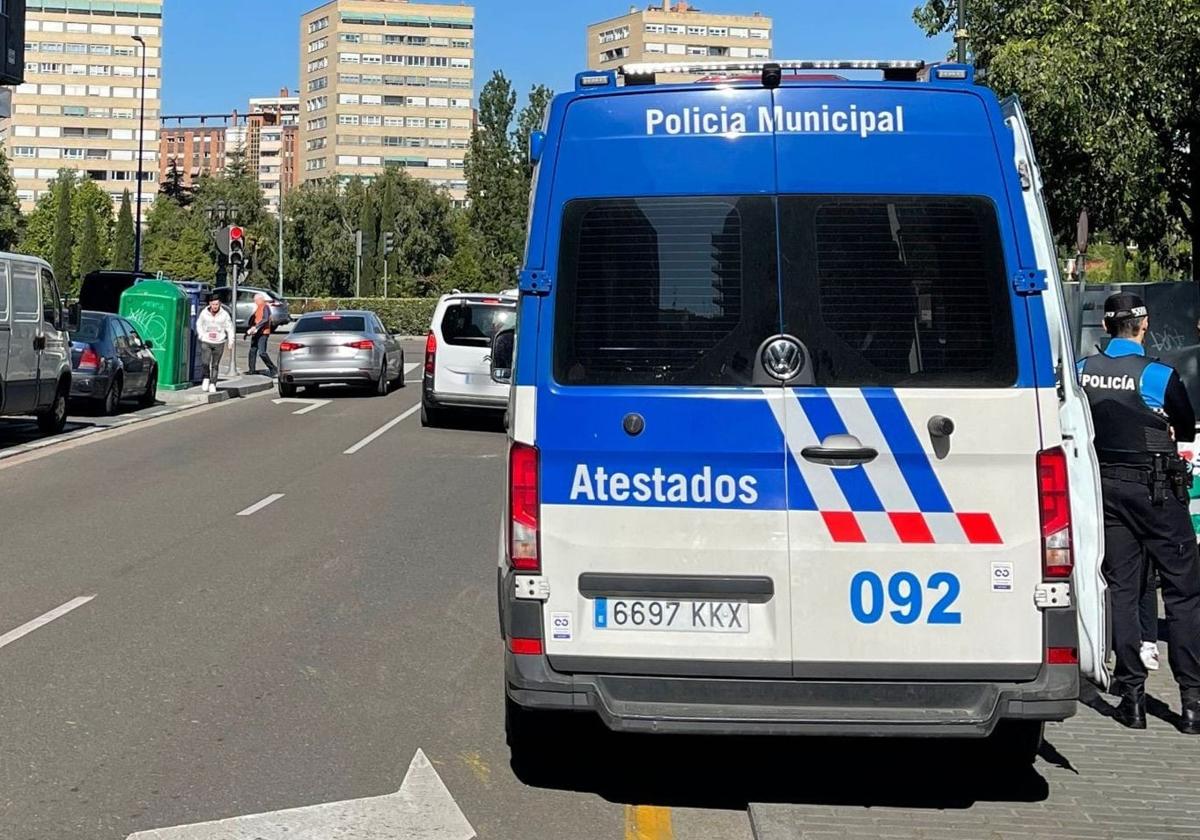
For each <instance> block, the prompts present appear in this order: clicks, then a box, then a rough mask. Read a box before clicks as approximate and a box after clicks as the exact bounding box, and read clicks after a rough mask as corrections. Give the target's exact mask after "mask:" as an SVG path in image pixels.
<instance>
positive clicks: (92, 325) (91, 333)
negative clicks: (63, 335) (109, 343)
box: [71, 315, 104, 341]
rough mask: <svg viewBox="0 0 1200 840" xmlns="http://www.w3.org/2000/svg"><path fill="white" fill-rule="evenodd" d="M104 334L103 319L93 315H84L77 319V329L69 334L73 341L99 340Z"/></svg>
mask: <svg viewBox="0 0 1200 840" xmlns="http://www.w3.org/2000/svg"><path fill="white" fill-rule="evenodd" d="M103 334H104V319H103V318H99V317H97V316H95V315H84V316H83V317H82V318H81V319H80V321H79V329H77V330H76V331H75V334H74V335H73V336H71V337H72V338H73V339H74V340H75V341H99V340H100V336H101V335H103Z"/></svg>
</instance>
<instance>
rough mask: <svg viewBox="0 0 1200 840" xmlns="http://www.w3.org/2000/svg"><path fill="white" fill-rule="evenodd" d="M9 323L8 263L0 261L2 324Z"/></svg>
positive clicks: (0, 312)
mask: <svg viewBox="0 0 1200 840" xmlns="http://www.w3.org/2000/svg"><path fill="white" fill-rule="evenodd" d="M5 323H8V263H7V262H6V261H0V324H5Z"/></svg>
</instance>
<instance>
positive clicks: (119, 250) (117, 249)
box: [110, 190, 134, 271]
mask: <svg viewBox="0 0 1200 840" xmlns="http://www.w3.org/2000/svg"><path fill="white" fill-rule="evenodd" d="M133 239H134V234H133V201H132V197H131V196H130V195H129V190H125V193H124V194H123V195H122V196H121V211H120V212H119V213H118V214H117V227H116V230H115V231H114V232H113V250H112V261H111V262H110V265H111V266H112V267H113V268H115V269H117V270H118V271H133V246H134V242H133Z"/></svg>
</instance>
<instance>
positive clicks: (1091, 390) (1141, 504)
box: [1079, 293, 1200, 735]
mask: <svg viewBox="0 0 1200 840" xmlns="http://www.w3.org/2000/svg"><path fill="white" fill-rule="evenodd" d="M1148 324H1149V317H1148V313H1147V311H1146V305H1145V304H1144V303H1143V302H1142V299H1141V298H1140V297H1138V296H1137V295H1133V294H1124V293H1122V294H1115V295H1112V296H1110V297H1109V298H1108V300H1106V301H1105V302H1104V328H1105V330H1107V332H1108V334H1109V335H1110V336H1112V340H1111V341H1110V342H1109V344H1108V346H1107V347H1106V348H1105V349H1104V351H1103V352H1101V353H1096V354H1095V355H1092V356H1088V357H1087V358H1086V359H1084V360H1083V361H1081V362H1080V363H1079V378H1080V383H1081V384H1082V385H1083V389H1084V391H1086V392H1087V397H1088V402H1089V403H1090V404H1091V408H1092V419H1093V421H1094V424H1095V427H1096V453H1097V455H1098V456H1099V458H1100V476H1101V483H1102V487H1103V495H1104V541H1105V551H1104V567H1103V568H1104V577H1105V579H1106V580H1107V581H1108V589H1109V594H1110V597H1111V602H1112V626H1113V644H1114V647H1115V648H1116V657H1117V667H1116V672H1115V674H1114V680H1113V692H1114V693H1115V694H1117V695H1118V696H1119V697H1120V698H1121V702H1120V705H1119V706H1118V707H1117V709H1116V711H1115V713H1114V715H1113V716H1114V717H1115V718H1116V719H1117V721H1119V722H1120V723H1122V724H1124V725H1125V726H1128V727H1130V728H1132V729H1145V728H1146V666H1145V664H1144V663H1143V662H1142V659H1141V656H1140V652H1141V629H1140V622H1139V620H1138V602H1139V600H1140V598H1141V596H1142V594H1143V587H1144V586H1145V581H1146V569H1145V563H1147V562H1150V563H1153V565H1154V567H1155V568H1156V569H1157V571H1158V574H1159V578H1160V579H1161V581H1162V591H1163V602H1164V604H1165V606H1166V612H1167V626H1168V628H1169V631H1170V642H1169V645H1170V646H1169V649H1168V661H1169V662H1170V663H1171V671H1172V673H1173V674H1174V675H1175V680H1176V682H1178V683H1179V687H1180V692H1181V696H1182V699H1183V717H1182V721H1181V723H1180V726H1179V728H1180V730H1181V731H1183V732H1185V733H1187V734H1189V735H1200V560H1198V558H1197V553H1196V536H1195V533H1194V532H1193V530H1192V523H1191V518H1190V516H1189V513H1188V492H1187V491H1188V488H1189V487H1190V479H1189V476H1188V473H1187V466H1186V464H1185V463H1184V462H1183V460H1182V459H1181V458H1180V457H1179V455H1178V450H1177V449H1176V445H1175V442H1176V441H1192V440H1195V437H1196V428H1195V424H1196V418H1195V415H1194V413H1193V411H1192V406H1191V402H1190V401H1189V400H1188V395H1187V391H1186V390H1185V389H1184V386H1183V382H1182V381H1181V380H1180V378H1179V374H1178V373H1176V371H1175V370H1174V369H1173V368H1172V367H1170V366H1169V365H1166V364H1163V363H1162V362H1160V361H1158V360H1156V359H1150V358H1147V357H1146V352H1145V349H1144V348H1143V343H1144V342H1145V338H1146V330H1147V327H1148Z"/></svg>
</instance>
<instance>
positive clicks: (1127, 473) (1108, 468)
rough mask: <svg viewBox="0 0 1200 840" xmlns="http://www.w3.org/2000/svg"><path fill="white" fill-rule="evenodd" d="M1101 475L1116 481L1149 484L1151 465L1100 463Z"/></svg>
mask: <svg viewBox="0 0 1200 840" xmlns="http://www.w3.org/2000/svg"><path fill="white" fill-rule="evenodd" d="M1100 476H1101V477H1102V478H1111V479H1114V480H1116V481H1133V482H1136V483H1138V484H1149V483H1150V477H1151V471H1150V468H1149V467H1140V468H1139V467H1123V466H1118V465H1116V464H1112V465H1106V464H1101V465H1100Z"/></svg>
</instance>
